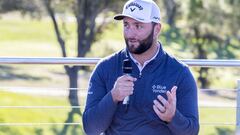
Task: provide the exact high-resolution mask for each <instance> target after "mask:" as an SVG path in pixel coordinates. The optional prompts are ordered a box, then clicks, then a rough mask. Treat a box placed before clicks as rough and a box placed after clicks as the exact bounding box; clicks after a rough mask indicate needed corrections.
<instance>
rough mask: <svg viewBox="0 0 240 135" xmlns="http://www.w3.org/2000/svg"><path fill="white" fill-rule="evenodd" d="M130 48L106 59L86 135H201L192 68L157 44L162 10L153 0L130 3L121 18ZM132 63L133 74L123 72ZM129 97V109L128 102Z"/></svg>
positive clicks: (93, 82)
mask: <svg viewBox="0 0 240 135" xmlns="http://www.w3.org/2000/svg"><path fill="white" fill-rule="evenodd" d="M114 19H116V20H123V27H124V28H123V29H124V38H125V41H126V49H123V50H122V51H120V52H118V53H116V54H113V55H111V56H109V57H107V58H105V59H104V60H102V61H101V62H100V63H99V64H98V65H97V66H96V69H95V70H94V72H93V74H92V76H91V79H90V82H89V89H88V96H87V102H86V108H85V111H84V114H83V127H84V131H85V132H86V134H87V135H99V134H100V133H104V134H106V135H197V134H198V131H199V120H198V106H197V87H196V83H195V81H194V79H193V76H192V74H191V72H190V71H189V69H188V67H187V66H186V65H184V64H183V63H181V62H179V61H178V60H176V59H175V58H173V57H172V56H170V55H169V54H167V53H166V52H165V51H164V50H163V48H162V45H161V43H160V42H158V41H157V39H158V35H159V33H160V30H161V23H160V10H159V8H158V6H157V5H156V3H155V2H153V1H152V0H130V1H128V2H127V3H126V4H125V5H124V8H123V12H122V14H120V15H117V16H115V17H114ZM125 59H130V61H131V65H132V73H131V75H127V74H124V73H123V71H122V66H123V61H124V60H125ZM126 97H129V104H128V105H124V104H123V100H124V99H126Z"/></svg>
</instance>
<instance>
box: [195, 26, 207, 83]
mask: <svg viewBox="0 0 240 135" xmlns="http://www.w3.org/2000/svg"><path fill="white" fill-rule="evenodd" d="M194 34H195V37H196V40H197V41H196V44H195V46H196V48H197V57H196V58H197V59H207V52H206V50H204V42H201V43H199V42H198V41H199V40H200V39H201V36H200V32H199V29H198V27H197V26H195V27H194ZM203 40H204V39H203ZM208 70H209V68H206V67H200V69H199V77H198V81H199V83H200V88H208V87H209V85H210V82H209V80H208Z"/></svg>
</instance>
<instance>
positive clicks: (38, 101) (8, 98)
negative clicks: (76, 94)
mask: <svg viewBox="0 0 240 135" xmlns="http://www.w3.org/2000/svg"><path fill="white" fill-rule="evenodd" d="M0 99H1V102H0V106H69V104H68V101H67V99H66V97H44V96H32V95H25V94H16V93H10V92H4V91H0ZM69 111H70V109H68V108H65V109H37V108H36V109H22V108H2V109H0V123H64V121H65V120H66V118H67V115H68V112H69ZM74 122H78V123H79V122H81V117H79V116H78V117H75V118H74ZM62 128H63V126H62V125H57V126H56V125H50V126H49V125H43V126H40V125H36V126H0V135H56V133H59V132H60V131H61V129H62ZM70 129H71V130H73V129H76V133H77V134H78V135H81V134H83V133H82V125H78V126H70ZM71 130H70V131H71ZM77 134H71V132H69V133H68V135H77Z"/></svg>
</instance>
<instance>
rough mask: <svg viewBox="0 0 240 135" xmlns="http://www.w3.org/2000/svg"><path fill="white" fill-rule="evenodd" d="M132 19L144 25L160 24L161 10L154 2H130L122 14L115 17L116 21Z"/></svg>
mask: <svg viewBox="0 0 240 135" xmlns="http://www.w3.org/2000/svg"><path fill="white" fill-rule="evenodd" d="M124 17H130V18H132V19H135V20H137V21H140V22H143V23H149V22H155V23H160V9H159V7H158V5H157V4H156V3H155V2H154V1H153V0H129V1H127V3H125V5H124V7H123V12H122V14H118V15H116V16H114V19H115V20H122V19H123V18H124Z"/></svg>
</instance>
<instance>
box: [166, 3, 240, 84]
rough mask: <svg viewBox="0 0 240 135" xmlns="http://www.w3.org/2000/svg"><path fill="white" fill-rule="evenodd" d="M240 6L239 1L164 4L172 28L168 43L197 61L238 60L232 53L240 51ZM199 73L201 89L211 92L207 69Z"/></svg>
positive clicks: (167, 36) (167, 32) (169, 32)
mask: <svg viewBox="0 0 240 135" xmlns="http://www.w3.org/2000/svg"><path fill="white" fill-rule="evenodd" d="M239 4H240V2H239V1H238V0H229V1H217V0H213V1H207V0H189V1H184V2H182V1H178V0H171V1H164V5H165V7H166V14H167V20H168V21H167V23H168V25H169V27H170V28H169V30H167V31H166V32H165V33H164V35H165V36H166V39H167V41H168V42H170V41H171V42H176V43H178V44H181V48H182V49H183V50H189V51H190V52H193V55H194V57H193V58H196V59H208V58H211V59H223V58H236V57H238V55H237V53H236V52H234V51H233V50H238V49H240V45H239V41H240V38H239V37H240V32H239V29H238V28H239V26H240V23H239V21H240V19H239V17H240V10H239V8H238V7H239V6H240V5H239ZM172 33H173V34H172ZM172 35H174V36H172ZM198 72H199V77H198V81H199V83H200V87H202V88H208V87H209V85H210V81H209V79H208V68H200V69H199V71H198Z"/></svg>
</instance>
